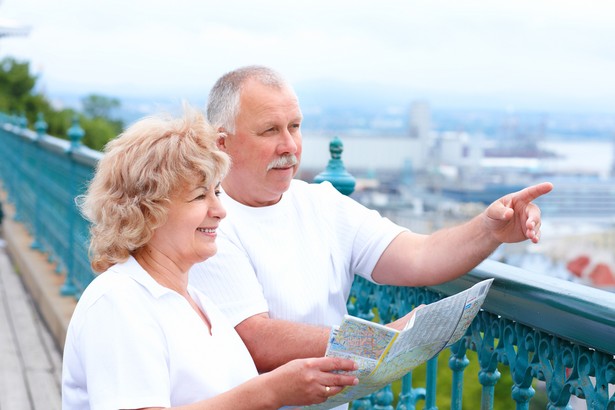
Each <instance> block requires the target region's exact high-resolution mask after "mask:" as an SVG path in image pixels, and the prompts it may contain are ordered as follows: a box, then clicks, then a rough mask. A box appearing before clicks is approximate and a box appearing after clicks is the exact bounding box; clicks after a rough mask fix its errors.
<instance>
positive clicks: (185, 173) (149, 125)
mask: <svg viewBox="0 0 615 410" xmlns="http://www.w3.org/2000/svg"><path fill="white" fill-rule="evenodd" d="M217 137H218V135H217V132H216V131H215V130H214V129H213V128H212V127H211V126H210V125H209V124H208V123H207V121H206V119H205V117H204V115H203V114H202V113H200V112H199V111H197V110H195V109H193V108H191V107H189V106H187V105H185V106H184V113H183V115H182V116H181V117H179V118H173V117H165V116H151V117H145V118H143V119H141V120H139V121H137V122H136V123H134V124H133V125H131V126H130V127H129V128H127V129H126V130H125V131H124V132H123V133H122V134H120V135H119V136H118V137H117V138H115V139H113V140H111V141H109V143H107V145H106V146H105V149H104V156H103V157H102V158H101V160H100V161H99V163H98V165H97V167H96V173H95V174H94V178H93V179H92V181H91V182H90V185H89V187H88V190H87V192H86V194H85V195H84V196H82V197H80V198H78V206H79V208H80V210H81V212H82V214H83V215H84V217H85V218H87V219H88V220H89V221H90V222H91V224H92V225H91V228H90V251H89V253H90V261H91V265H92V269H93V270H94V271H96V272H103V271H105V270H107V269H108V268H109V267H110V266H112V265H114V264H116V263H118V262H123V261H125V260H126V259H127V258H128V256H129V255H131V254H133V253H134V252H135V251H136V250H137V249H139V248H141V247H142V246H143V245H145V244H146V243H147V242H148V241H149V240H150V239H151V237H152V233H153V232H154V230H155V229H156V228H158V227H159V226H161V225H163V224H164V223H165V222H166V219H167V213H168V204H169V198H170V197H171V196H172V195H174V194H176V193H177V192H178V190H180V189H182V188H183V187H184V186H185V185H186V184H187V183H190V182H194V180H195V179H196V178H201V179H202V183H203V184H204V185H205V186H209V185H211V184H214V183H217V182H219V181H220V180H221V179H222V178H223V177H224V175H225V174H226V172H227V171H228V168H229V166H230V160H229V157H228V156H227V155H226V154H225V153H224V152H222V151H220V150H219V149H218V148H217V146H216V138H217Z"/></svg>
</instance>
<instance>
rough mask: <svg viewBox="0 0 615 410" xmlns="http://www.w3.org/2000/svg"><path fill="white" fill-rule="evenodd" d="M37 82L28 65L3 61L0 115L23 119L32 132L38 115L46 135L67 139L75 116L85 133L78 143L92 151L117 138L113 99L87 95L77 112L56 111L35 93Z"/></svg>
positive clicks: (116, 105)
mask: <svg viewBox="0 0 615 410" xmlns="http://www.w3.org/2000/svg"><path fill="white" fill-rule="evenodd" d="M37 80H38V78H37V77H36V76H35V75H33V74H32V73H31V71H30V63H29V62H22V61H17V60H15V59H14V58H12V57H5V58H3V59H2V61H0V111H2V112H4V113H6V114H12V115H25V117H26V118H27V120H28V128H30V129H34V123H35V122H36V120H37V116H38V114H39V113H42V114H43V118H44V120H45V122H46V123H47V133H48V134H50V135H53V136H55V137H58V138H64V139H68V136H67V131H68V129H69V127H70V126H71V121H72V119H73V117H74V116H75V114H76V115H77V116H78V119H79V124H80V125H81V127H82V128H83V130H84V131H85V136H84V138H83V140H82V143H83V144H84V145H86V146H88V147H90V148H92V149H95V150H101V149H102V147H104V145H105V144H106V143H107V141H109V140H110V139H112V138H114V137H115V136H116V135H118V134H119V133H120V132H121V131H122V129H123V128H124V124H123V122H122V121H121V120H119V119H118V118H117V117H116V116H115V114H116V112H117V111H118V110H119V108H120V106H121V102H120V100H119V99H117V98H113V97H108V96H103V95H98V94H90V95H87V96H85V97H83V98H82V99H81V110H79V111H77V110H75V109H72V108H56V107H54V106H53V104H52V103H51V101H49V99H48V98H47V97H46V96H45V95H44V94H43V93H42V92H40V91H37V89H36V83H37Z"/></svg>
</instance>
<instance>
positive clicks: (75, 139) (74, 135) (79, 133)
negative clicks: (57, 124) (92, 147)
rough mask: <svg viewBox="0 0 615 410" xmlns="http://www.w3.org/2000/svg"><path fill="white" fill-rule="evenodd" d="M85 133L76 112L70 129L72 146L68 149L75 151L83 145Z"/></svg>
mask: <svg viewBox="0 0 615 410" xmlns="http://www.w3.org/2000/svg"><path fill="white" fill-rule="evenodd" d="M84 135H85V131H83V128H81V126H80V125H79V116H78V115H77V114H75V115H74V116H73V124H72V125H71V127H70V128H69V129H68V139H69V140H70V148H69V149H68V151H73V150H74V149H76V148H79V147H80V146H81V139H82V138H83V136H84Z"/></svg>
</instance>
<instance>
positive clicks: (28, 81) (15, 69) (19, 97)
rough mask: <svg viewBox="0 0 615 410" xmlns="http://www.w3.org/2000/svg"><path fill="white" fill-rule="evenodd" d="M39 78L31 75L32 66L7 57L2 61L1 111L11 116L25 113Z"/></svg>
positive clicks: (0, 71)
mask: <svg viewBox="0 0 615 410" xmlns="http://www.w3.org/2000/svg"><path fill="white" fill-rule="evenodd" d="M36 80H37V78H36V77H35V76H33V75H31V74H30V64H29V63H27V62H25V63H22V62H18V61H16V60H15V59H14V58H11V57H6V58H4V59H2V61H0V110H2V111H4V112H6V113H9V114H21V113H23V112H25V110H26V105H27V102H28V100H29V99H30V98H31V97H32V96H33V95H35V94H34V93H33V89H34V86H35V84H36Z"/></svg>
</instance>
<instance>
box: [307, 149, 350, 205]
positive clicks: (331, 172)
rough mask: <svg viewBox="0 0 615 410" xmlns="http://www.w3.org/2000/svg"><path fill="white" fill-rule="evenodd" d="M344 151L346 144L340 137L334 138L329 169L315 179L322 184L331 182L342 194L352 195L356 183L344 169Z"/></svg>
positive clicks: (330, 150)
mask: <svg viewBox="0 0 615 410" xmlns="http://www.w3.org/2000/svg"><path fill="white" fill-rule="evenodd" d="M343 151H344V144H343V143H342V140H340V139H339V138H338V137H334V138H333V139H332V140H331V142H330V143H329V152H330V153H331V159H330V160H329V163H328V164H327V168H326V169H325V170H324V171H323V172H321V173H320V174H318V175H316V176H315V177H314V182H317V183H320V182H323V181H329V182H331V184H332V185H333V186H334V187H335V188H336V189H337V190H338V191H340V192H341V193H342V194H344V195H350V194H352V192H353V191H354V187H355V185H356V181H355V178H354V177H353V176H352V175H350V174H349V173H348V172H347V171H346V168H345V167H344V162H343V161H342V152H343Z"/></svg>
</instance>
